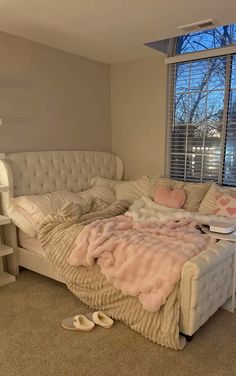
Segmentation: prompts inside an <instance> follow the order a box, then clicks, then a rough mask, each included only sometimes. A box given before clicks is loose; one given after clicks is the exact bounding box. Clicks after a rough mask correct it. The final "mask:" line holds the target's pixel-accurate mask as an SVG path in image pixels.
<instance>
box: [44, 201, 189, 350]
mask: <svg viewBox="0 0 236 376" xmlns="http://www.w3.org/2000/svg"><path fill="white" fill-rule="evenodd" d="M126 209H127V202H125V201H116V202H115V203H113V204H112V205H110V206H108V208H107V209H105V210H103V211H101V212H93V213H89V214H83V208H82V207H81V205H78V204H69V205H67V206H66V207H64V208H63V209H62V210H61V211H60V212H58V213H57V214H50V215H48V216H47V217H46V219H45V221H44V222H43V223H42V224H41V226H40V228H39V232H38V236H39V239H40V241H41V243H42V246H43V248H44V250H45V252H46V255H47V257H48V259H49V260H50V261H51V262H52V263H53V265H54V266H55V267H56V268H57V269H58V271H59V273H60V274H61V275H62V277H63V278H64V280H65V281H66V284H67V286H68V288H69V289H70V290H71V291H72V292H73V293H74V294H75V295H76V296H77V297H79V299H80V300H81V301H82V302H84V303H85V304H87V305H88V306H89V307H91V308H92V309H97V310H102V311H103V312H105V313H106V314H108V315H109V316H111V317H112V318H114V319H116V320H119V321H122V322H124V323H125V324H127V325H128V326H129V327H130V328H132V329H133V330H135V331H136V332H138V333H140V334H142V335H143V336H144V337H145V338H148V339H149V340H151V341H153V342H155V343H158V344H160V345H162V346H166V347H170V348H172V349H175V350H181V349H182V348H183V347H184V345H185V338H184V337H182V336H180V335H179V311H180V291H179V286H176V288H175V289H174V290H173V291H172V293H171V295H170V296H169V297H168V299H167V302H166V304H165V305H164V306H162V307H161V309H160V310H159V311H158V312H154V313H152V312H148V311H146V310H144V309H143V308H142V305H141V303H140V302H139V300H138V299H137V297H132V296H124V295H123V294H122V293H121V292H120V291H119V290H117V289H115V288H114V287H113V286H112V285H111V284H110V283H108V282H107V281H106V279H105V277H104V276H103V275H102V274H101V273H100V271H99V268H98V266H97V265H95V266H92V267H83V266H81V267H73V266H70V265H69V263H68V262H67V259H68V258H69V255H70V253H71V250H72V248H73V245H74V242H75V239H76V237H77V235H78V233H79V232H80V231H81V229H82V228H83V226H84V225H86V224H88V223H91V222H92V221H94V220H96V219H99V218H109V217H111V216H115V215H119V214H122V213H123V212H124V211H125V210H126Z"/></svg>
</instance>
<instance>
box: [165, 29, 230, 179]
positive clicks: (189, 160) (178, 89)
mask: <svg viewBox="0 0 236 376" xmlns="http://www.w3.org/2000/svg"><path fill="white" fill-rule="evenodd" d="M171 55H172V56H171V57H170V58H169V59H167V63H170V64H169V72H168V74H169V85H168V86H169V94H168V132H169V137H168V156H167V157H168V163H167V165H168V174H169V176H170V177H171V178H174V179H179V180H186V181H206V180H214V181H216V182H218V183H219V184H223V185H231V186H236V25H227V26H222V27H218V28H215V29H209V30H205V31H201V32H195V33H190V34H188V35H184V36H181V37H179V38H177V39H176V40H175V43H174V44H173V48H172V53H171Z"/></svg>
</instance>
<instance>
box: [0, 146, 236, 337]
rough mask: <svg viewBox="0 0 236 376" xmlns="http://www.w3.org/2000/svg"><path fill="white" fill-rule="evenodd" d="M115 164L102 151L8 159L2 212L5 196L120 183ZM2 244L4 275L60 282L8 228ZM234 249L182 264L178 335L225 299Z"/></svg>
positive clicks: (1, 175) (3, 164)
mask: <svg viewBox="0 0 236 376" xmlns="http://www.w3.org/2000/svg"><path fill="white" fill-rule="evenodd" d="M123 171H124V166H123V163H122V161H121V159H120V158H119V157H117V156H115V155H114V154H112V153H108V152H93V151H91V152H89V151H42V152H23V153H14V154H8V155H6V156H5V159H2V160H0V184H4V185H8V186H9V191H8V192H4V193H2V212H3V214H6V208H7V205H8V203H9V199H10V198H11V197H16V196H20V195H26V194H40V193H48V192H53V191H56V190H62V189H64V190H69V191H72V192H79V191H82V190H85V189H88V188H89V182H90V180H91V178H92V177H94V176H103V177H106V178H110V179H122V177H123ZM5 238H6V239H5V241H6V243H8V244H9V245H11V246H12V247H13V248H14V253H13V255H11V256H9V257H8V259H7V265H8V270H9V272H10V273H12V274H14V275H17V274H18V273H19V266H23V267H25V268H27V269H30V270H33V271H35V272H37V273H40V274H43V275H45V276H48V277H50V278H53V279H56V280H58V281H61V282H63V280H62V278H61V277H60V276H59V275H58V274H57V271H56V270H55V269H54V267H53V266H52V265H51V264H50V263H49V262H48V261H47V259H46V258H45V257H43V256H41V255H39V254H36V253H33V252H30V251H28V250H26V249H24V248H22V247H19V246H18V244H17V231H16V228H15V226H14V225H13V224H9V225H6V226H5ZM233 261H234V244H233V243H229V242H226V241H220V242H218V243H216V244H215V245H214V246H212V247H210V248H208V249H207V250H206V251H204V252H202V253H201V254H200V255H198V256H196V257H194V258H192V259H191V260H189V261H188V262H186V263H185V265H184V267H183V270H182V276H181V282H180V291H181V310H180V330H181V331H182V332H183V333H184V334H187V335H190V336H191V335H192V334H193V333H194V332H195V331H196V330H197V329H198V328H199V327H200V326H201V325H202V324H204V323H205V322H206V321H207V320H208V318H209V317H210V316H211V315H213V314H214V313H215V312H216V310H217V309H218V308H219V307H221V306H222V305H223V304H224V303H225V302H226V301H227V299H228V298H229V297H230V296H231V291H232V274H233Z"/></svg>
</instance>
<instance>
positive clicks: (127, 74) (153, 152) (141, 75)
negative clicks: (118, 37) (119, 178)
mask: <svg viewBox="0 0 236 376" xmlns="http://www.w3.org/2000/svg"><path fill="white" fill-rule="evenodd" d="M166 84H167V72H166V66H165V64H164V57H163V55H161V54H158V55H157V57H156V58H151V59H144V60H139V61H136V62H128V63H121V64H115V65H112V66H111V119H112V150H113V152H114V153H117V154H118V155H120V156H121V157H122V159H123V160H124V162H125V177H126V178H135V177H139V176H142V175H145V174H158V173H160V174H162V173H163V172H164V161H165V133H166V131H165V129H166V124H165V115H166Z"/></svg>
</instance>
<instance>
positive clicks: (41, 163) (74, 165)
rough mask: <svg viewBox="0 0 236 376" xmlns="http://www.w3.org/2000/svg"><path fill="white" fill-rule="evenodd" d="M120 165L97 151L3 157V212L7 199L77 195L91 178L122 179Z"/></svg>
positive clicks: (0, 173) (0, 176) (0, 175)
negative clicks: (6, 190)
mask: <svg viewBox="0 0 236 376" xmlns="http://www.w3.org/2000/svg"><path fill="white" fill-rule="evenodd" d="M123 171H124V167H123V162H122V160H121V159H120V158H119V157H117V156H115V155H114V154H112V153H108V152H99V151H39V152H22V153H12V154H7V155H6V156H5V159H2V160H0V184H4V185H8V186H9V193H3V194H2V204H3V212H5V207H6V204H7V201H8V200H9V197H15V196H21V195H26V194H40V193H47V192H53V191H57V190H69V191H72V192H79V191H82V190H85V189H87V188H89V186H90V180H91V178H93V177H94V176H102V177H105V178H109V179H122V177H123Z"/></svg>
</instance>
